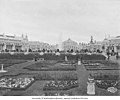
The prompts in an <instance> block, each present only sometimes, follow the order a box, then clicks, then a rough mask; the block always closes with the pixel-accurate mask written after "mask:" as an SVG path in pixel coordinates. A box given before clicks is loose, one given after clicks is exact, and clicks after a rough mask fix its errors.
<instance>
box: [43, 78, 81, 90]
mask: <svg viewBox="0 0 120 100" xmlns="http://www.w3.org/2000/svg"><path fill="white" fill-rule="evenodd" d="M78 86H79V84H78V82H77V81H76V80H69V81H68V80H66V81H65V80H63V81H58V80H57V81H55V80H54V81H50V82H48V83H46V84H45V86H44V87H43V90H44V91H45V90H69V89H72V88H76V87H78Z"/></svg>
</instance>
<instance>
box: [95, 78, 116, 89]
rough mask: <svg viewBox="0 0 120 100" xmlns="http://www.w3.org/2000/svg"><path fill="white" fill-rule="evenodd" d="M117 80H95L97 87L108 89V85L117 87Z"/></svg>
mask: <svg viewBox="0 0 120 100" xmlns="http://www.w3.org/2000/svg"><path fill="white" fill-rule="evenodd" d="M117 84H118V82H117V80H96V85H97V86H98V87H99V88H103V89H108V88H109V87H117Z"/></svg>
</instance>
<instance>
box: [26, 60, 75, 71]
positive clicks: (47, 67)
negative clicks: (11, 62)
mask: <svg viewBox="0 0 120 100" xmlns="http://www.w3.org/2000/svg"><path fill="white" fill-rule="evenodd" d="M24 69H28V70H31V71H73V70H76V65H61V64H60V63H58V64H54V63H41V62H38V63H35V64H32V65H30V66H27V67H25V68H24Z"/></svg>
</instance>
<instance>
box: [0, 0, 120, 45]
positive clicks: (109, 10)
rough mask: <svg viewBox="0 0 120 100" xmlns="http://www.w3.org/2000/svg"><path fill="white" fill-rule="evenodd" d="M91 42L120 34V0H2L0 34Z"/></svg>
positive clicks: (0, 4) (46, 40)
mask: <svg viewBox="0 0 120 100" xmlns="http://www.w3.org/2000/svg"><path fill="white" fill-rule="evenodd" d="M2 33H5V34H7V35H14V34H15V35H17V36H21V35H22V34H27V35H28V38H29V40H30V41H40V42H47V43H50V44H57V43H59V42H60V41H64V40H67V39H68V38H71V39H72V40H74V41H76V42H78V43H79V42H86V43H87V42H89V41H90V37H91V36H93V39H94V40H97V41H102V40H103V39H104V38H105V34H106V36H108V35H110V36H118V35H120V0H0V34H2Z"/></svg>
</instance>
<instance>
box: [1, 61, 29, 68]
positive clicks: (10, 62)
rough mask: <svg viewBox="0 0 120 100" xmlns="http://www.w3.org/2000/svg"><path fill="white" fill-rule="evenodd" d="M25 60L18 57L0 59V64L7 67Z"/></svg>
mask: <svg viewBox="0 0 120 100" xmlns="http://www.w3.org/2000/svg"><path fill="white" fill-rule="evenodd" d="M26 61H27V60H18V59H0V65H1V64H4V67H9V66H12V65H14V64H20V63H24V62H26Z"/></svg>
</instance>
